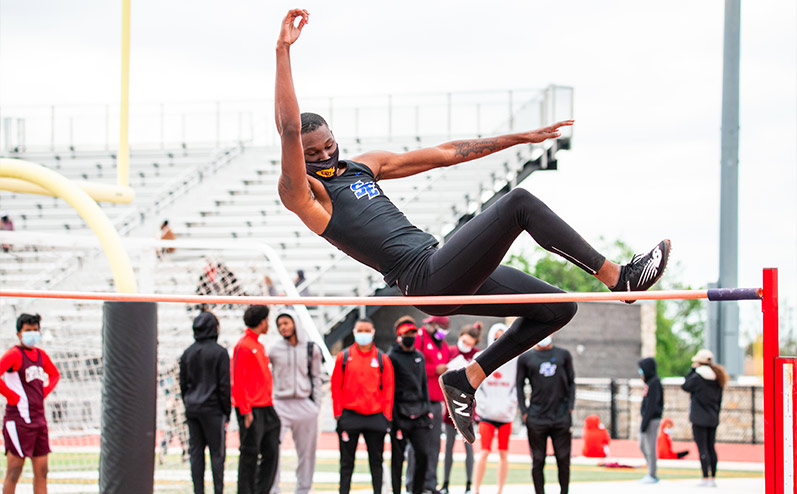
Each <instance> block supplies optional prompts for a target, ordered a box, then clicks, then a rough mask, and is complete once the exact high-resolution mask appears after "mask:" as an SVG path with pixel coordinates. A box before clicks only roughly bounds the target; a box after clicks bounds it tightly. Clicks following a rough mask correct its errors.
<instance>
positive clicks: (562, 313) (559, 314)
mask: <svg viewBox="0 0 797 494" xmlns="http://www.w3.org/2000/svg"><path fill="white" fill-rule="evenodd" d="M552 305H553V306H554V311H555V312H556V316H555V321H554V324H556V325H557V326H559V328H561V327H563V326H564V325H565V324H567V323H569V322H570V321H571V320H572V319H573V317H575V315H576V312H578V304H577V303H575V302H562V303H558V304H552ZM557 329H558V328H557Z"/></svg>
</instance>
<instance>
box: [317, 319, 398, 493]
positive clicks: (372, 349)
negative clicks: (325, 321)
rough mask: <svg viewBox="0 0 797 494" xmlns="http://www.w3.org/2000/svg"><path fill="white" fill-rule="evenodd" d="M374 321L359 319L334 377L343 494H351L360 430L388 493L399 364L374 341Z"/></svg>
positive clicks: (375, 482)
mask: <svg viewBox="0 0 797 494" xmlns="http://www.w3.org/2000/svg"><path fill="white" fill-rule="evenodd" d="M374 333H375V330H374V323H373V321H371V320H370V319H360V320H358V321H357V322H356V323H355V324H354V341H355V343H354V344H353V345H352V346H350V347H348V348H346V349H345V350H343V351H342V352H340V353H338V356H337V358H336V359H335V369H334V370H333V371H332V377H331V378H330V388H331V392H332V410H333V413H334V414H335V420H337V421H338V426H337V431H338V444H339V446H340V494H348V492H349V489H350V488H351V475H352V472H354V453H355V452H356V451H357V442H358V441H359V439H360V434H362V435H363V438H364V439H365V445H366V447H367V448H368V464H369V466H370V468H371V485H372V486H373V489H374V493H375V494H380V493H381V492H382V453H383V452H384V449H385V435H386V434H387V432H388V430H389V428H390V421H391V420H393V391H394V380H393V364H392V363H391V362H390V358H388V356H387V355H386V354H385V353H383V352H382V351H381V350H379V349H378V348H376V346H375V345H374Z"/></svg>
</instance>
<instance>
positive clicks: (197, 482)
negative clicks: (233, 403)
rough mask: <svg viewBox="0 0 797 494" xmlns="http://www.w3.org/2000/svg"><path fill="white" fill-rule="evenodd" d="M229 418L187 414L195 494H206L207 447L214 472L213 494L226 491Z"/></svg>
mask: <svg viewBox="0 0 797 494" xmlns="http://www.w3.org/2000/svg"><path fill="white" fill-rule="evenodd" d="M226 422H227V417H225V416H224V414H222V413H202V414H186V423H187V424H188V436H189V439H188V444H189V447H188V451H189V452H190V455H191V479H192V480H193V481H194V494H205V447H206V446H207V448H208V449H209V450H210V469H211V471H212V472H213V492H215V494H222V492H223V491H224V456H225V452H226V450H225V444H224V436H225V431H224V426H225V425H226Z"/></svg>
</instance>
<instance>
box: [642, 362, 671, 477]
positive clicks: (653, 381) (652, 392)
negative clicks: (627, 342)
mask: <svg viewBox="0 0 797 494" xmlns="http://www.w3.org/2000/svg"><path fill="white" fill-rule="evenodd" d="M637 372H638V373H639V376H640V377H641V378H642V380H643V381H644V382H645V391H644V396H643V398H642V405H641V406H640V408H639V413H640V414H641V415H642V423H641V424H640V426H639V449H641V450H642V454H643V455H644V456H645V461H646V462H647V464H648V473H647V475H645V476H644V477H642V478H641V479H640V480H639V482H640V483H642V484H655V483H657V482H658V481H659V478H658V477H657V476H656V456H657V455H656V446H657V445H656V436H657V434H658V432H659V424H660V423H661V414H662V412H663V411H664V389H663V388H662V387H661V380H660V379H659V374H658V373H657V372H656V359H653V358H643V359H642V360H640V361H639V369H637Z"/></svg>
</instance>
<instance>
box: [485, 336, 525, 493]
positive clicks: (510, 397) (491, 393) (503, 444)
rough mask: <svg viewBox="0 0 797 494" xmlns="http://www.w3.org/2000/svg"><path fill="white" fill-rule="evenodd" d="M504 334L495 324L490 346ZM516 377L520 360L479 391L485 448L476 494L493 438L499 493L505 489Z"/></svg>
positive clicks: (491, 377) (507, 365) (489, 378)
mask: <svg viewBox="0 0 797 494" xmlns="http://www.w3.org/2000/svg"><path fill="white" fill-rule="evenodd" d="M505 331H506V325H505V324H501V323H498V324H493V325H492V327H491V328H490V331H489V332H488V333H487V346H488V347H489V346H490V345H492V344H493V343H494V342H495V340H497V339H498V338H500V337H501V335H503V334H504V332H505ZM516 374H517V359H516V358H514V359H512V360H510V361H509V362H507V363H505V364H504V365H502V366H501V367H499V368H498V369H496V370H495V371H494V372H493V373H492V374H490V375H489V376H487V379H485V381H484V382H483V383H482V385H481V386H479V389H477V390H476V415H478V416H479V420H480V422H479V436H481V446H482V451H481V456H480V457H479V462H478V463H477V464H476V476H475V479H474V488H475V491H476V494H478V493H479V488H480V487H481V484H482V480H483V479H484V472H485V470H486V469H487V457H488V456H489V455H490V452H491V451H492V447H493V438H494V437H498V494H501V493H502V492H503V490H504V484H506V477H507V475H508V473H509V435H510V434H512V422H513V421H514V420H515V416H516V415H517V393H516V392H515V386H516Z"/></svg>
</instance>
